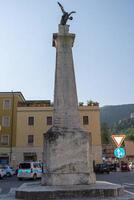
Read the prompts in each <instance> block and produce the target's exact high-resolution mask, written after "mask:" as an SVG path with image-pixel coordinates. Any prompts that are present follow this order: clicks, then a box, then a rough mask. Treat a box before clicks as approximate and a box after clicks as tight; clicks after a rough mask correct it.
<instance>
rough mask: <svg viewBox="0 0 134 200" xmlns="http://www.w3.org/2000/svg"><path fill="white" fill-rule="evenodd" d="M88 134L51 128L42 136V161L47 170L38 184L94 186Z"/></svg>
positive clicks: (77, 130)
mask: <svg viewBox="0 0 134 200" xmlns="http://www.w3.org/2000/svg"><path fill="white" fill-rule="evenodd" d="M90 137H91V136H90V134H89V133H86V132H84V131H83V130H81V129H70V130H69V129H67V128H58V127H52V128H51V129H50V130H49V131H48V132H47V133H46V134H44V141H45V145H44V152H45V157H44V159H45V160H47V164H48V166H49V171H48V173H47V174H43V177H42V180H41V183H42V185H83V184H84V185H88V184H91V183H95V181H96V178H95V175H94V173H93V163H92V162H91V160H92V157H91V155H92V153H91V152H92V151H91V144H89V141H91V140H90Z"/></svg>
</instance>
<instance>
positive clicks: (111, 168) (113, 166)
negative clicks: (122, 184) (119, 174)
mask: <svg viewBox="0 0 134 200" xmlns="http://www.w3.org/2000/svg"><path fill="white" fill-rule="evenodd" d="M108 165H109V168H110V171H111V172H113V171H114V172H116V167H117V164H116V163H114V164H112V163H111V164H108Z"/></svg>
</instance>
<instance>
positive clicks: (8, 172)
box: [4, 165, 15, 176]
mask: <svg viewBox="0 0 134 200" xmlns="http://www.w3.org/2000/svg"><path fill="white" fill-rule="evenodd" d="M4 169H5V171H6V175H7V176H13V175H14V174H15V170H14V169H13V168H12V167H11V166H9V165H4Z"/></svg>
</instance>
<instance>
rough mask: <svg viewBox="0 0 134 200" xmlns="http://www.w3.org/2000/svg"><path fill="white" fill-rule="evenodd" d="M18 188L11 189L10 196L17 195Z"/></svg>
mask: <svg viewBox="0 0 134 200" xmlns="http://www.w3.org/2000/svg"><path fill="white" fill-rule="evenodd" d="M16 190H17V188H11V189H10V191H9V194H15V192H16Z"/></svg>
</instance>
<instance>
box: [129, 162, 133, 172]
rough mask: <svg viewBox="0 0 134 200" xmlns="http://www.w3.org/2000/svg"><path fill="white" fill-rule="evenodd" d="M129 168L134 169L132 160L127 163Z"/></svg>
mask: <svg viewBox="0 0 134 200" xmlns="http://www.w3.org/2000/svg"><path fill="white" fill-rule="evenodd" d="M128 167H129V170H134V162H129V163H128Z"/></svg>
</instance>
